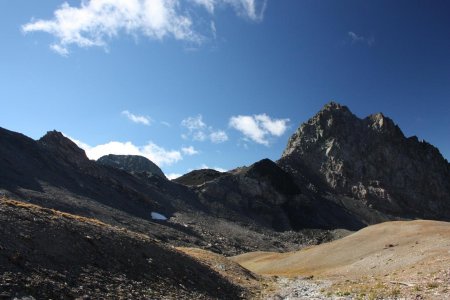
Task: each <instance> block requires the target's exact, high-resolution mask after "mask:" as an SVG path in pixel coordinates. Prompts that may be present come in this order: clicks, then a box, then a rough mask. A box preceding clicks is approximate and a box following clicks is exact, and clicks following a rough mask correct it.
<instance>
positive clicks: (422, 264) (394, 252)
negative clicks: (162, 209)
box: [232, 220, 450, 299]
mask: <svg viewBox="0 0 450 300" xmlns="http://www.w3.org/2000/svg"><path fill="white" fill-rule="evenodd" d="M232 260H234V261H235V262H237V263H239V264H241V265H242V266H243V267H245V268H247V269H249V270H251V271H253V272H255V273H256V274H261V275H279V276H288V277H294V276H310V275H314V278H321V279H327V280H331V281H332V282H333V283H334V284H333V286H332V288H331V289H330V291H329V292H330V293H333V294H335V295H337V296H346V295H353V297H354V298H356V299H358V298H360V299H377V298H379V297H381V298H397V297H406V298H408V297H410V296H413V295H419V294H420V295H423V296H424V297H425V298H426V299H450V292H449V290H450V223H448V222H438V221H425V220H417V221H402V222H400V221H398V222H386V223H382V224H377V225H373V226H369V227H367V228H364V229H362V230H360V231H358V232H356V233H354V234H352V235H349V236H347V237H345V238H343V239H340V240H336V241H333V242H330V243H326V244H322V245H319V246H315V247H312V248H309V249H304V250H300V251H297V252H290V253H270V252H254V253H246V254H243V255H239V256H236V257H233V258H232Z"/></svg>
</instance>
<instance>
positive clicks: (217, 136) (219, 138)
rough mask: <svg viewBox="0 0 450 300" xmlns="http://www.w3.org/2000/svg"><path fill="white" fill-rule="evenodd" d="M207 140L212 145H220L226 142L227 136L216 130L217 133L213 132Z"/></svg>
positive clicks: (223, 132)
mask: <svg viewBox="0 0 450 300" xmlns="http://www.w3.org/2000/svg"><path fill="white" fill-rule="evenodd" d="M209 139H210V140H211V142H213V143H214V144H220V143H223V142H226V141H228V135H227V133H226V132H225V131H223V130H217V131H213V132H211V133H210V134H209Z"/></svg>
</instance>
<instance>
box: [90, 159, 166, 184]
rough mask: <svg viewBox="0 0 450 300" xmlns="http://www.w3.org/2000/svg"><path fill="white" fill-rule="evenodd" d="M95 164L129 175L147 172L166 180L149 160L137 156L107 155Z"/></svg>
mask: <svg viewBox="0 0 450 300" xmlns="http://www.w3.org/2000/svg"><path fill="white" fill-rule="evenodd" d="M97 162H98V163H99V164H102V165H105V166H110V167H114V168H117V169H122V170H125V171H127V172H130V173H142V172H147V173H150V174H154V175H157V176H159V177H161V178H166V176H165V175H164V173H163V171H161V169H160V168H159V167H158V166H157V165H156V164H155V163H153V162H152V161H151V160H149V159H147V158H145V157H143V156H139V155H115V154H109V155H105V156H102V157H100V158H99V159H98V160H97Z"/></svg>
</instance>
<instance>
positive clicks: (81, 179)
mask: <svg viewBox="0 0 450 300" xmlns="http://www.w3.org/2000/svg"><path fill="white" fill-rule="evenodd" d="M0 169H1V170H2V172H0V193H3V194H5V195H7V196H8V197H10V198H13V199H18V200H22V201H27V202H31V203H34V204H37V205H41V206H44V207H47V208H53V209H57V210H59V211H64V212H68V213H71V214H76V215H80V216H84V217H89V218H95V219H98V220H101V221H102V222H105V223H108V224H111V225H115V226H120V227H125V228H128V229H129V230H133V231H137V232H142V233H145V234H148V235H150V236H152V237H154V238H157V239H160V240H162V241H164V242H167V243H170V244H172V245H175V246H191V247H192V246H193V247H201V248H207V249H211V250H214V251H216V252H219V253H225V254H229V255H232V254H238V253H242V252H246V251H253V250H255V249H265V250H271V251H282V250H293V249H297V248H298V247H300V246H301V245H306V244H311V243H313V244H315V243H318V242H321V241H323V240H329V239H332V238H333V236H334V233H332V232H327V231H308V232H304V233H303V232H300V233H297V232H293V231H289V232H277V231H275V230H274V229H273V227H271V225H270V224H268V226H265V227H262V226H261V224H260V222H259V220H260V219H266V218H267V217H262V218H260V217H259V216H258V212H255V213H250V212H249V213H247V212H246V211H244V210H241V211H239V210H231V209H229V206H228V205H227V206H225V207H223V208H225V209H226V211H221V210H219V209H217V208H218V206H217V202H215V201H210V200H211V199H209V200H208V201H204V199H205V197H203V196H201V192H199V191H198V189H196V188H189V187H187V186H184V185H181V184H177V183H175V182H171V181H169V180H166V179H163V178H161V177H159V176H153V175H150V176H148V173H146V172H137V173H130V172H126V171H124V170H120V169H117V168H115V167H109V166H104V165H102V164H99V163H97V162H95V161H91V160H89V159H88V158H87V157H86V155H85V153H84V151H83V150H81V149H79V148H78V147H77V146H76V145H75V144H74V143H73V142H72V141H70V140H69V139H67V138H66V137H64V136H63V135H62V134H61V133H59V132H56V131H52V132H49V133H47V134H46V135H45V136H44V137H43V138H41V139H40V140H38V141H35V140H32V139H30V138H28V137H26V136H24V135H22V134H19V133H15V132H12V131H8V130H5V129H1V128H0ZM225 175H226V174H225ZM270 189H271V188H270V186H267V187H266V190H270ZM250 192H251V191H250ZM247 194H248V193H247ZM244 197H245V195H244ZM152 211H155V212H158V213H161V214H163V215H165V216H167V217H169V218H170V219H169V220H168V221H167V222H160V221H154V220H152V219H151V212H152ZM265 213H266V214H270V211H269V210H266V212H265ZM308 228H311V226H309V227H308Z"/></svg>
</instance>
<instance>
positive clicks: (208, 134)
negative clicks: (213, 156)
mask: <svg viewBox="0 0 450 300" xmlns="http://www.w3.org/2000/svg"><path fill="white" fill-rule="evenodd" d="M181 126H183V127H185V128H186V129H187V130H188V132H187V133H184V134H182V135H181V136H182V137H183V138H184V139H192V140H193V141H198V142H203V141H205V140H210V141H211V142H212V143H215V144H219V143H223V142H226V141H228V135H227V133H226V132H225V131H223V130H216V129H214V128H213V127H211V126H208V125H207V124H206V123H205V122H204V121H203V116H202V115H197V116H194V117H188V118H186V119H184V120H182V121H181Z"/></svg>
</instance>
